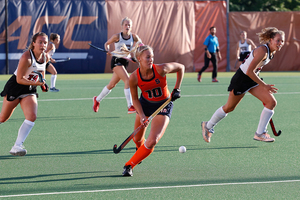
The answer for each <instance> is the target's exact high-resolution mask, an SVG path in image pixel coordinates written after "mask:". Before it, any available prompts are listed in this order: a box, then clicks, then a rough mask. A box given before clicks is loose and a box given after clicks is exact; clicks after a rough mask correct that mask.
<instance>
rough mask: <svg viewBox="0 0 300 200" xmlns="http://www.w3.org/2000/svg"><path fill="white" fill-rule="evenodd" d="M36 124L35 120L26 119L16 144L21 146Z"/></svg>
mask: <svg viewBox="0 0 300 200" xmlns="http://www.w3.org/2000/svg"><path fill="white" fill-rule="evenodd" d="M33 126H34V122H31V121H29V120H27V119H25V120H24V122H23V124H22V125H21V127H20V128H19V132H18V137H17V140H16V142H15V145H17V146H21V145H22V144H23V142H24V141H25V139H26V137H27V136H28V135H29V133H30V131H31V129H32V127H33Z"/></svg>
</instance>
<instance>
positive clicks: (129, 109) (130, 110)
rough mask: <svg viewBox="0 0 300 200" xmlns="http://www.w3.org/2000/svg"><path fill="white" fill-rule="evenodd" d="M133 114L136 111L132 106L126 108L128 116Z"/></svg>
mask: <svg viewBox="0 0 300 200" xmlns="http://www.w3.org/2000/svg"><path fill="white" fill-rule="evenodd" d="M133 113H136V110H135V108H134V107H133V106H130V107H129V108H128V114H133Z"/></svg>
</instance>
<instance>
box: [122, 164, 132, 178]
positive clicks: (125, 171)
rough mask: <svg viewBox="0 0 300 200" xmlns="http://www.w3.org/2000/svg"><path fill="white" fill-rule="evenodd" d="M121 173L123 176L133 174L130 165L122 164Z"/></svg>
mask: <svg viewBox="0 0 300 200" xmlns="http://www.w3.org/2000/svg"><path fill="white" fill-rule="evenodd" d="M122 174H123V176H133V173H132V167H131V165H127V166H124V168H123V173H122Z"/></svg>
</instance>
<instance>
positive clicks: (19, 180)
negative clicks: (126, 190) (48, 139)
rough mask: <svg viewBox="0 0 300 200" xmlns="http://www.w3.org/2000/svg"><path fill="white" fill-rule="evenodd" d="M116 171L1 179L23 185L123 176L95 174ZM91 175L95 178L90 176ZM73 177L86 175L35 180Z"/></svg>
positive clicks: (6, 182)
mask: <svg viewBox="0 0 300 200" xmlns="http://www.w3.org/2000/svg"><path fill="white" fill-rule="evenodd" d="M113 172H114V171H93V172H73V173H56V174H40V175H35V176H20V177H7V178H0V185H1V184H23V183H43V182H57V181H74V180H83V179H94V178H107V177H110V178H112V177H120V176H121V175H103V176H99V175H96V176H95V174H100V173H105V174H107V173H113ZM89 174H91V175H93V176H88V175H89ZM72 175H76V176H78V175H84V176H83V177H71V178H55V179H52V180H34V179H40V178H45V177H46V178H47V177H60V176H72ZM22 180H23V181H22Z"/></svg>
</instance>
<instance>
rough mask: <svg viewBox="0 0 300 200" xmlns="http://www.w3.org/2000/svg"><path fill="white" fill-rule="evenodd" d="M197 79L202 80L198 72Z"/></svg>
mask: <svg viewBox="0 0 300 200" xmlns="http://www.w3.org/2000/svg"><path fill="white" fill-rule="evenodd" d="M197 80H198V82H201V81H202V80H201V74H198V76H197Z"/></svg>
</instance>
